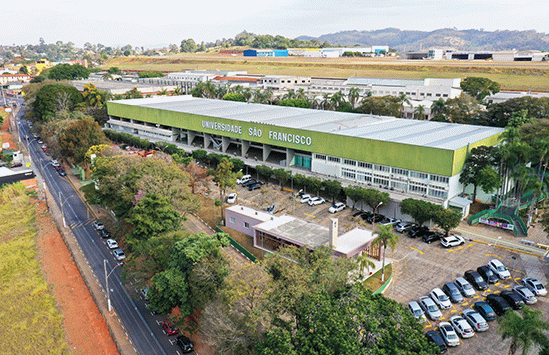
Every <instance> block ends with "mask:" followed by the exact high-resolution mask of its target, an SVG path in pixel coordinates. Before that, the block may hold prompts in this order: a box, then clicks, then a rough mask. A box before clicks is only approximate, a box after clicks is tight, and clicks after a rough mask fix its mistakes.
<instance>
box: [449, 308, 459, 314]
mask: <svg viewBox="0 0 549 355" xmlns="http://www.w3.org/2000/svg"><path fill="white" fill-rule="evenodd" d="M457 311H458V310H457V309H452V310H451V311H450V312H451V313H456V312H457Z"/></svg>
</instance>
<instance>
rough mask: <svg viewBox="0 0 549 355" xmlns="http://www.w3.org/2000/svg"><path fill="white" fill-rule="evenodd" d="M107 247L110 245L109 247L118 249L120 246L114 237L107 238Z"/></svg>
mask: <svg viewBox="0 0 549 355" xmlns="http://www.w3.org/2000/svg"><path fill="white" fill-rule="evenodd" d="M107 247H109V249H116V248H118V243H117V242H116V240H114V239H107Z"/></svg>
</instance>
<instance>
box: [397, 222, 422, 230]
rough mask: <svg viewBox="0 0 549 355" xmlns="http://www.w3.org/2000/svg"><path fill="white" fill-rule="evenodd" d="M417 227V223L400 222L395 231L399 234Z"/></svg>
mask: <svg viewBox="0 0 549 355" xmlns="http://www.w3.org/2000/svg"><path fill="white" fill-rule="evenodd" d="M414 227H417V224H416V223H413V222H400V223H398V224H397V225H396V226H395V230H396V231H397V232H399V233H405V232H408V231H409V230H410V229H412V228H414Z"/></svg>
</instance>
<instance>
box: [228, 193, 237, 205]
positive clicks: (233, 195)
mask: <svg viewBox="0 0 549 355" xmlns="http://www.w3.org/2000/svg"><path fill="white" fill-rule="evenodd" d="M236 196H237V195H236V192H233V193H231V194H229V196H227V203H235V202H236Z"/></svg>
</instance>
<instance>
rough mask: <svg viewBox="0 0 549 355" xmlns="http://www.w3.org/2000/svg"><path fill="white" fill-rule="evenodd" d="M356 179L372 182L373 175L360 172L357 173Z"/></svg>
mask: <svg viewBox="0 0 549 355" xmlns="http://www.w3.org/2000/svg"><path fill="white" fill-rule="evenodd" d="M356 179H357V180H358V181H362V182H372V175H371V174H365V173H360V172H358V173H357V174H356Z"/></svg>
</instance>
